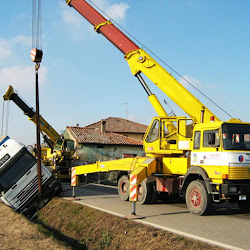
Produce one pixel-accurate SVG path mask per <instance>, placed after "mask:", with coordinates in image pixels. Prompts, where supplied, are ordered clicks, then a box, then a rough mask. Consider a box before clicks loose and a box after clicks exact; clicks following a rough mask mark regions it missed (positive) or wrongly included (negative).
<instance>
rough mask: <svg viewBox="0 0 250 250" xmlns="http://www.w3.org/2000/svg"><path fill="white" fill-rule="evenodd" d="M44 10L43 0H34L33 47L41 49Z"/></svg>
mask: <svg viewBox="0 0 250 250" xmlns="http://www.w3.org/2000/svg"><path fill="white" fill-rule="evenodd" d="M41 16H42V10H41V1H40V0H33V1H32V48H37V49H40V48H41V47H42V37H41V34H42V22H41Z"/></svg>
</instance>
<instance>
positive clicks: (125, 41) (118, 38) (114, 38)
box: [68, 0, 139, 54]
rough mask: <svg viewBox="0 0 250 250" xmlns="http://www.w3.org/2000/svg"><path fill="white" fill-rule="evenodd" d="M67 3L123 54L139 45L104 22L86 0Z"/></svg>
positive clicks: (105, 20)
mask: <svg viewBox="0 0 250 250" xmlns="http://www.w3.org/2000/svg"><path fill="white" fill-rule="evenodd" d="M68 4H69V5H70V6H71V7H73V8H74V9H75V10H76V11H77V12H78V13H79V14H81V15H82V16H83V17H84V18H85V19H87V20H88V21H89V22H90V23H91V24H92V25H94V27H97V32H98V33H101V34H102V35H103V36H104V37H106V38H107V39H108V40H109V41H110V42H111V43H112V44H114V45H115V46H116V47H117V48H118V49H119V50H120V51H121V52H122V53H123V54H126V53H127V52H129V51H134V50H138V49H139V47H138V46H137V45H136V44H135V43H134V42H133V41H131V40H130V39H129V38H128V37H127V36H126V35H125V34H123V33H122V32H121V31H120V30H119V29H118V28H116V27H115V26H114V25H113V24H112V23H109V22H108V23H106V22H107V19H105V18H104V17H103V16H102V15H101V14H100V13H98V12H97V11H96V10H95V9H94V8H93V7H92V6H91V5H89V4H88V3H87V2H86V1H84V0H71V1H68ZM105 23H106V24H105ZM99 25H100V26H99Z"/></svg>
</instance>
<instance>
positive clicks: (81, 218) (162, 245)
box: [0, 198, 221, 249]
mask: <svg viewBox="0 0 250 250" xmlns="http://www.w3.org/2000/svg"><path fill="white" fill-rule="evenodd" d="M0 238H1V240H0V249H221V248H218V247H215V246H211V245H208V244H206V243H202V242H199V241H194V240H191V239H187V238H184V237H182V236H178V235H174V234H172V233H168V232H166V231H163V230H159V229H155V228H153V227H150V226H145V225H141V224H138V223H136V222H134V221H128V220H126V219H123V218H119V217H116V216H113V215H111V214H107V213H104V212H101V211H98V210H95V209H92V208H89V207H86V206H82V205H80V204H78V203H73V202H70V201H66V200H63V199H62V198H54V199H53V200H52V201H50V202H49V203H48V204H47V205H46V206H45V207H44V208H42V210H40V211H39V212H38V214H37V217H36V218H35V219H34V220H33V221H32V222H30V221H28V220H27V219H26V218H25V217H24V216H22V215H20V214H18V213H16V212H14V211H13V210H12V209H11V208H9V207H7V206H5V205H4V204H2V203H0Z"/></svg>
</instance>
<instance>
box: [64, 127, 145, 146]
mask: <svg viewBox="0 0 250 250" xmlns="http://www.w3.org/2000/svg"><path fill="white" fill-rule="evenodd" d="M66 129H67V130H68V131H69V133H70V134H71V135H72V136H73V137H74V138H75V140H76V142H77V143H94V144H113V145H114V144H115V145H120V144H122V145H142V142H141V141H140V140H137V139H134V138H130V137H126V136H123V135H119V134H116V133H112V132H105V133H101V130H100V129H97V128H86V127H69V126H68V127H66Z"/></svg>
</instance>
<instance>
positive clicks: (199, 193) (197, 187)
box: [186, 180, 212, 215]
mask: <svg viewBox="0 0 250 250" xmlns="http://www.w3.org/2000/svg"><path fill="white" fill-rule="evenodd" d="M211 200H212V199H211V195H210V194H208V192H207V188H206V185H205V182H204V181H201V180H196V181H192V182H191V183H189V185H188V187H187V190H186V204H187V208H188V210H189V211H190V213H192V214H197V215H204V214H206V213H207V212H208V211H209V208H210V207H211V202H212V201H211Z"/></svg>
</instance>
